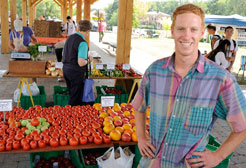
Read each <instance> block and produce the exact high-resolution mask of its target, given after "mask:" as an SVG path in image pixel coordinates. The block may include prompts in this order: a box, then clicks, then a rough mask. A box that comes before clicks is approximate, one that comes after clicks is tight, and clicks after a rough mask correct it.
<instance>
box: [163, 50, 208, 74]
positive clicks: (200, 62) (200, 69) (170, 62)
mask: <svg viewBox="0 0 246 168" xmlns="http://www.w3.org/2000/svg"><path fill="white" fill-rule="evenodd" d="M174 58H175V52H174V53H173V54H172V56H171V57H169V58H168V60H167V62H166V63H164V64H163V65H162V68H166V67H168V68H169V69H170V70H171V71H174V72H175V69H174ZM204 62H205V58H204V56H202V54H201V52H200V51H199V50H198V59H197V61H196V63H195V65H194V67H195V69H196V70H197V71H198V72H200V73H203V72H204ZM192 69H193V68H192Z"/></svg>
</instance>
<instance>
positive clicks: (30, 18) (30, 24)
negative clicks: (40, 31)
mask: <svg viewBox="0 0 246 168" xmlns="http://www.w3.org/2000/svg"><path fill="white" fill-rule="evenodd" d="M28 20H29V22H28V23H29V24H28V26H29V27H30V28H32V0H28Z"/></svg>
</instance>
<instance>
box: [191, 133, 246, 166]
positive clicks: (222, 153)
mask: <svg viewBox="0 0 246 168" xmlns="http://www.w3.org/2000/svg"><path fill="white" fill-rule="evenodd" d="M245 139H246V130H244V131H241V132H232V133H231V134H230V135H229V137H228V138H227V139H226V140H225V142H224V143H223V144H222V145H221V146H220V147H219V148H218V149H217V150H216V151H215V152H212V151H208V150H207V151H205V152H194V153H193V155H196V156H200V158H194V159H189V160H188V162H189V163H190V165H191V167H200V166H203V165H204V167H203V168H209V167H215V166H216V165H218V164H219V163H220V162H221V161H223V160H224V159H225V158H226V157H227V156H228V155H230V154H231V153H232V152H233V151H235V150H236V148H237V147H239V146H240V144H241V143H242V142H243V141H244V140H245ZM196 162H199V163H196ZM191 163H195V164H191Z"/></svg>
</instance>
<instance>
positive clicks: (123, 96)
mask: <svg viewBox="0 0 246 168" xmlns="http://www.w3.org/2000/svg"><path fill="white" fill-rule="evenodd" d="M101 88H102V89H105V88H110V89H113V88H114V87H107V86H97V87H96V90H97V98H96V100H95V103H101V97H102V96H115V103H119V104H121V103H126V102H127V100H128V96H129V94H128V93H127V92H126V91H125V90H124V89H123V87H122V86H120V85H117V86H116V89H118V90H121V91H122V94H119V95H115V94H106V95H104V94H103V93H102V91H101Z"/></svg>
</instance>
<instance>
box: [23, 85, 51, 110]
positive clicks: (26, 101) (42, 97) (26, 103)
mask: <svg viewBox="0 0 246 168" xmlns="http://www.w3.org/2000/svg"><path fill="white" fill-rule="evenodd" d="M38 88H39V91H40V94H39V95H37V96H32V98H33V102H34V105H41V106H42V107H45V103H46V94H45V89H44V86H38ZM20 106H21V107H22V108H23V109H28V108H29V107H32V102H31V99H30V96H24V95H21V98H20Z"/></svg>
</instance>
